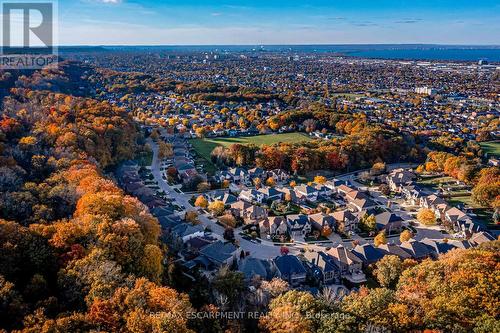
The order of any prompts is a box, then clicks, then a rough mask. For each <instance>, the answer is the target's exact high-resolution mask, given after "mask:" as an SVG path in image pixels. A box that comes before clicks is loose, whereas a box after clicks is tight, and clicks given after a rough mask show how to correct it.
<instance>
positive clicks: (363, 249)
mask: <svg viewBox="0 0 500 333" xmlns="http://www.w3.org/2000/svg"><path fill="white" fill-rule="evenodd" d="M352 253H354V254H355V255H356V256H358V258H359V259H361V260H362V261H363V265H364V266H369V265H371V264H374V263H376V262H377V261H379V260H380V259H382V258H383V257H384V256H385V253H384V251H382V250H380V249H378V248H376V247H374V246H373V245H372V244H363V245H356V247H355V248H354V249H353V250H352Z"/></svg>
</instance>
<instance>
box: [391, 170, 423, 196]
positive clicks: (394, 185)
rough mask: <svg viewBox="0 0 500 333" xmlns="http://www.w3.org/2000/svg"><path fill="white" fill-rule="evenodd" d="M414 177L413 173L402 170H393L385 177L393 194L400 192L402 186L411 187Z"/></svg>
mask: <svg viewBox="0 0 500 333" xmlns="http://www.w3.org/2000/svg"><path fill="white" fill-rule="evenodd" d="M415 178H416V176H415V174H414V173H413V172H411V171H409V170H404V169H395V170H393V171H391V173H389V175H388V176H387V178H386V180H387V184H388V185H389V188H390V189H391V191H393V192H397V193H399V192H401V188H402V186H406V185H411V183H412V181H413V179H415Z"/></svg>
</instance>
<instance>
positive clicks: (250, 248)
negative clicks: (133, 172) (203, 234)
mask: <svg viewBox="0 0 500 333" xmlns="http://www.w3.org/2000/svg"><path fill="white" fill-rule="evenodd" d="M149 144H150V145H151V148H152V149H153V162H152V165H151V173H152V174H153V176H154V177H155V180H156V181H157V182H158V186H160V188H161V189H162V190H164V191H165V192H167V193H169V195H170V196H171V197H172V199H173V200H174V201H175V203H176V204H177V205H178V206H182V207H184V208H185V210H187V211H189V210H196V209H197V208H195V207H193V206H192V205H191V203H190V202H189V199H190V197H191V196H190V195H186V194H184V193H179V192H177V191H175V190H174V188H173V187H172V186H170V185H169V184H168V183H167V182H166V181H165V180H164V179H163V178H162V172H161V171H160V161H159V160H158V145H157V144H155V143H154V142H153V141H151V140H150V141H149ZM199 220H200V222H201V223H202V225H204V226H205V227H209V228H210V230H212V233H213V234H214V236H215V237H218V238H222V237H221V236H222V234H223V233H224V227H222V226H221V225H219V224H217V223H215V221H214V220H212V219H210V217H209V215H208V214H200V215H199ZM235 238H236V241H237V242H238V244H239V245H240V247H241V249H242V250H244V251H245V252H249V253H250V255H251V256H252V257H254V258H259V259H271V258H275V257H276V256H278V255H280V247H279V246H274V245H273V244H272V243H271V242H268V241H264V240H263V241H262V243H260V244H255V243H253V242H250V241H248V240H246V239H244V238H242V237H241V236H240V235H239V234H238V232H237V231H235ZM290 250H291V252H293V253H295V252H298V250H297V249H294V248H293V247H292V248H290Z"/></svg>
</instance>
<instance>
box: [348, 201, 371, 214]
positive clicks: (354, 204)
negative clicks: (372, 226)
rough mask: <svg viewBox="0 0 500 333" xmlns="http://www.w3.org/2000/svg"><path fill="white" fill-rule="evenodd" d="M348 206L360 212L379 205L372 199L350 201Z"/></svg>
mask: <svg viewBox="0 0 500 333" xmlns="http://www.w3.org/2000/svg"><path fill="white" fill-rule="evenodd" d="M348 206H349V207H350V208H351V209H354V210H356V211H358V212H361V211H364V210H369V209H372V208H375V207H377V206H378V204H377V203H376V202H375V201H373V200H371V199H369V198H368V199H354V200H351V201H349V203H348Z"/></svg>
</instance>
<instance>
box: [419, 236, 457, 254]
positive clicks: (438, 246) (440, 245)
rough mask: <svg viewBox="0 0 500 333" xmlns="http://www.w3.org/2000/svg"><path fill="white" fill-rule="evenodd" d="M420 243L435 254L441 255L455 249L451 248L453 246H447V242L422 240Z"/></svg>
mask: <svg viewBox="0 0 500 333" xmlns="http://www.w3.org/2000/svg"><path fill="white" fill-rule="evenodd" d="M421 242H422V243H424V244H425V245H427V247H429V248H430V249H431V251H433V252H434V253H436V254H443V253H446V252H448V251H450V250H453V249H455V248H456V247H455V246H453V244H449V243H448V242H443V241H440V240H436V239H428V238H424V239H422V241H421Z"/></svg>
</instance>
